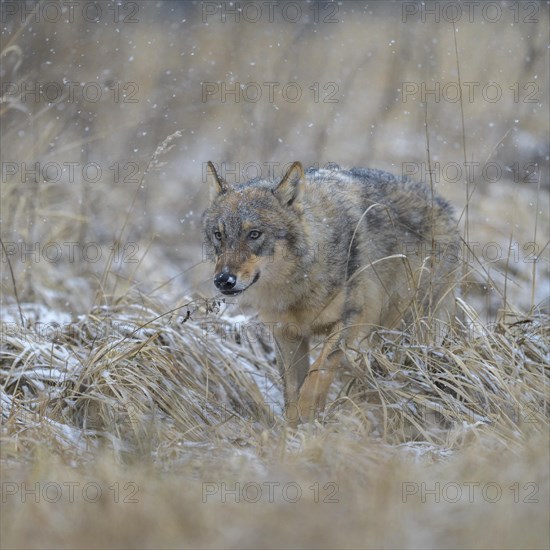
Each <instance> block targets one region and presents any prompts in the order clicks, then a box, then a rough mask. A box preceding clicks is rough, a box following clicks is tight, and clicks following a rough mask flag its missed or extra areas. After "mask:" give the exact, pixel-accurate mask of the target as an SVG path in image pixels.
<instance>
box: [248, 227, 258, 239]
mask: <svg viewBox="0 0 550 550" xmlns="http://www.w3.org/2000/svg"><path fill="white" fill-rule="evenodd" d="M260 236H261V233H260V232H259V231H256V229H253V230H252V231H251V232H250V233H249V234H248V238H249V239H259V238H260Z"/></svg>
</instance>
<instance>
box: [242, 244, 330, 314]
mask: <svg viewBox="0 0 550 550" xmlns="http://www.w3.org/2000/svg"><path fill="white" fill-rule="evenodd" d="M296 250H299V251H300V252H299V253H296V254H290V255H288V256H287V258H286V260H283V261H284V262H285V263H286V265H284V268H283V269H281V270H280V272H275V271H274V272H273V273H272V274H270V275H268V274H265V277H264V280H263V281H262V283H263V284H261V285H260V284H258V285H255V287H253V288H251V289H250V290H251V291H252V292H250V293H245V294H244V295H243V297H242V298H243V305H250V306H253V307H254V309H256V310H257V311H258V313H259V314H260V316H261V317H268V318H273V317H277V316H279V315H280V314H281V313H283V312H287V313H288V312H291V311H303V310H310V309H312V308H315V307H316V306H317V305H318V304H319V303H323V301H324V300H325V299H326V297H327V296H328V295H330V292H327V291H328V290H329V289H327V287H326V286H325V285H324V284H323V283H324V281H322V280H317V279H318V278H319V275H318V273H317V271H318V270H316V269H315V265H316V263H318V262H319V251H318V250H315V244H314V243H313V242H312V240H311V239H308V238H307V237H306V238H304V239H303V240H302V242H299V243H298V242H297V243H296ZM247 294H248V296H247Z"/></svg>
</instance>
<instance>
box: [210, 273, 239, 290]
mask: <svg viewBox="0 0 550 550" xmlns="http://www.w3.org/2000/svg"><path fill="white" fill-rule="evenodd" d="M214 284H215V285H216V286H217V287H218V288H219V289H220V290H231V289H232V288H233V287H234V286H235V285H236V284H237V277H235V275H233V274H232V273H229V272H228V271H222V272H221V273H218V275H216V276H215V277H214Z"/></svg>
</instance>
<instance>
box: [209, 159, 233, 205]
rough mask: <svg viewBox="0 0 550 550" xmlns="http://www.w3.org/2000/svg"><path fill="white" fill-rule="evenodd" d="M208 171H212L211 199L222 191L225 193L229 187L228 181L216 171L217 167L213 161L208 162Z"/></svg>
mask: <svg viewBox="0 0 550 550" xmlns="http://www.w3.org/2000/svg"><path fill="white" fill-rule="evenodd" d="M206 166H207V172H210V178H209V179H210V200H214V199H215V198H216V197H217V196H218V195H219V194H220V193H225V192H226V191H227V190H228V189H229V185H228V184H227V182H226V181H225V180H224V179H223V178H222V177H220V176H218V173H217V172H216V168H215V167H214V164H213V163H212V162H211V161H208V163H207V164H206Z"/></svg>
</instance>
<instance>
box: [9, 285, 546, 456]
mask: <svg viewBox="0 0 550 550" xmlns="http://www.w3.org/2000/svg"><path fill="white" fill-rule="evenodd" d="M182 304H183V302H182ZM219 305H220V304H219V303H215V302H212V301H206V300H195V301H193V300H188V301H187V303H185V304H184V305H182V306H181V307H180V308H177V309H178V311H177V312H176V313H174V312H172V313H166V312H167V311H173V310H170V308H169V307H168V306H167V305H166V304H162V303H159V302H154V301H152V300H148V299H146V298H144V297H143V296H140V297H139V299H137V298H136V297H133V298H131V297H130V296H128V297H126V298H125V299H122V300H120V301H119V302H118V303H116V304H114V305H110V306H102V307H98V308H96V309H94V310H92V311H91V312H90V313H89V314H88V315H81V316H79V317H78V318H77V319H73V320H71V321H70V322H68V320H67V318H66V316H63V315H62V314H61V313H56V312H53V311H49V312H48V313H47V315H46V314H45V313H44V312H42V313H41V310H40V308H34V307H33V306H32V305H29V304H23V307H22V310H23V312H24V315H25V318H26V321H27V325H26V326H20V325H18V324H17V317H14V316H10V315H11V313H10V311H11V310H10V308H6V315H5V320H4V321H3V322H2V327H3V330H2V341H1V344H2V345H1V355H0V376H1V384H2V389H1V404H2V424H3V429H2V439H3V440H4V442H5V443H8V445H6V446H5V447H4V451H5V453H7V454H8V455H9V454H10V453H11V452H13V453H15V454H16V455H17V454H20V453H21V452H22V451H23V454H24V449H25V448H29V449H30V448H32V445H33V443H39V442H40V443H44V442H47V443H48V444H49V445H50V447H51V448H52V449H53V450H55V451H56V452H60V453H69V454H70V455H71V456H74V457H75V459H77V458H81V459H85V458H86V457H87V456H90V453H93V452H94V449H97V448H99V447H102V448H104V447H107V448H109V449H112V450H113V451H114V452H115V453H116V454H117V455H119V456H123V455H124V454H125V453H131V454H135V453H138V454H141V453H143V454H147V455H149V456H150V457H151V459H153V460H164V459H165V458H166V457H167V456H178V455H179V454H180V452H181V451H182V449H189V448H190V446H191V447H193V446H196V445H199V446H206V447H209V446H212V445H213V444H215V442H220V441H225V442H226V443H228V444H229V445H230V446H236V448H241V447H243V445H244V447H250V446H254V445H256V444H258V445H260V444H261V441H262V438H263V439H265V437H266V435H265V434H269V433H272V434H274V433H279V432H281V430H284V427H285V421H284V416H283V412H282V395H281V383H280V379H279V375H278V371H277V369H276V367H275V364H274V357H273V355H274V354H273V349H272V343H271V342H270V341H269V339H268V338H263V337H262V332H261V331H256V332H255V333H254V337H253V338H252V337H248V338H247V337H243V334H245V333H244V332H243V331H242V330H240V329H239V327H242V326H243V322H244V320H243V318H242V317H231V316H230V315H228V314H227V313H226V312H220V308H219ZM32 312H34V314H35V316H34V317H33V313H32ZM42 314H43V315H42ZM41 315H42V317H40V316H41ZM40 318H43V319H45V318H47V319H49V320H50V321H52V319H53V320H56V323H55V324H54V325H52V324H51V323H50V325H48V327H49V330H48V331H45V330H44V326H45V325H44V324H41V323H40V322H38V321H37V320H38V319H40ZM547 321H548V319H547V318H544V317H537V316H531V317H526V318H524V319H521V320H520V321H516V322H513V323H508V324H503V323H501V324H499V325H497V326H495V327H493V328H492V329H491V330H486V331H484V332H482V333H480V334H479V335H478V336H476V337H473V338H472V337H470V338H469V339H466V337H460V336H456V337H453V338H448V339H447V340H446V341H444V342H443V343H442V344H441V345H427V344H426V343H425V342H419V341H415V340H414V339H411V337H410V336H407V335H405V334H401V335H399V334H398V333H397V334H396V333H393V334H392V335H391V338H385V337H384V335H383V334H382V335H379V336H378V339H377V340H374V339H373V340H372V341H370V342H365V346H364V347H363V349H362V350H360V351H357V350H350V353H349V356H350V357H351V358H352V362H351V363H352V367H351V368H348V369H346V370H344V371H342V372H340V373H339V375H338V377H337V381H336V383H335V384H334V386H333V388H332V393H331V400H330V404H329V406H328V407H327V410H326V411H325V413H324V414H323V415H321V416H320V417H319V418H318V419H317V421H316V423H315V424H314V425H313V426H311V425H302V426H301V427H300V428H299V432H298V433H297V434H294V435H293V436H291V437H290V439H289V440H288V441H287V443H288V449H289V450H292V449H293V448H294V449H297V448H299V447H300V445H301V436H300V433H302V434H305V433H307V432H308V431H311V430H317V431H318V432H319V433H321V434H322V433H325V434H330V433H333V432H338V431H339V430H341V429H349V430H350V433H351V434H353V433H355V434H359V433H364V434H367V435H368V436H369V437H370V438H372V439H373V440H378V441H379V442H380V443H382V444H384V445H395V446H397V447H398V448H401V449H403V450H404V451H403V452H405V451H406V453H407V454H410V453H411V452H412V456H415V457H425V456H427V455H433V454H434V453H435V454H436V455H437V456H439V458H445V457H446V456H448V455H449V453H452V452H453V450H455V449H457V448H460V447H461V446H462V445H463V444H464V442H465V441H467V440H468V439H469V438H471V437H480V436H481V435H482V434H483V433H486V432H488V431H490V432H491V433H492V435H493V436H495V434H496V436H497V437H498V438H500V440H501V441H502V442H503V444H504V443H505V444H506V445H508V444H509V443H510V442H513V441H516V442H517V443H518V444H519V443H520V442H521V440H522V439H523V438H524V437H525V436H526V435H527V434H529V433H531V432H533V431H535V432H537V431H538V432H541V431H543V430H544V429H545V428H547V426H548V423H547V413H548V398H547V395H548V391H547V390H548V368H547V364H548V357H549V341H548V336H549V328H548V322H547ZM52 326H55V327H57V329H56V330H52ZM213 326H222V327H223V330H212V327H213ZM249 336H250V333H249ZM258 442H260V443H258ZM201 448H202V447H201ZM16 449H17V451H16ZM14 456H15V455H14Z"/></svg>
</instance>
